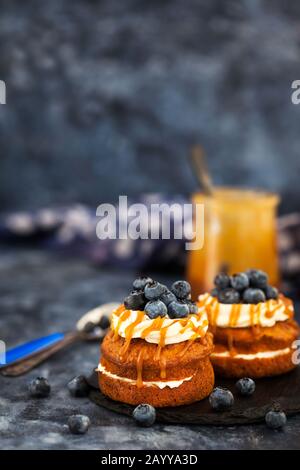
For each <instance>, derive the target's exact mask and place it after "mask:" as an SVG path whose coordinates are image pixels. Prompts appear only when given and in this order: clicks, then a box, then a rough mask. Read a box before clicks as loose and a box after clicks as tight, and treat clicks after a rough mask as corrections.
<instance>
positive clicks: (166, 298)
mask: <svg viewBox="0 0 300 470" xmlns="http://www.w3.org/2000/svg"><path fill="white" fill-rule="evenodd" d="M159 300H161V301H162V302H163V303H164V304H165V305H166V306H168V305H169V304H170V303H171V302H173V301H174V300H177V298H176V295H175V294H173V292H171V291H170V290H167V291H166V292H164V293H163V294H162V295H161V296H160V298H159Z"/></svg>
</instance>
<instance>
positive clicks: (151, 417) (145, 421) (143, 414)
mask: <svg viewBox="0 0 300 470" xmlns="http://www.w3.org/2000/svg"><path fill="white" fill-rule="evenodd" d="M132 416H133V418H134V419H135V421H136V422H137V423H138V424H139V425H140V426H144V427H149V426H152V424H153V423H154V422H155V419H156V411H155V408H153V406H151V405H147V404H141V405H138V406H137V407H136V408H135V409H134V410H133V413H132Z"/></svg>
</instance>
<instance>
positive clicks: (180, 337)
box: [111, 309, 208, 345]
mask: <svg viewBox="0 0 300 470" xmlns="http://www.w3.org/2000/svg"><path fill="white" fill-rule="evenodd" d="M140 313H141V312H138V311H134V310H130V311H129V314H128V317H127V318H126V319H124V321H121V322H120V316H119V315H117V314H116V312H115V311H114V312H113V314H112V318H111V328H112V330H113V331H117V333H118V335H119V336H121V337H122V338H126V330H127V328H128V327H129V329H130V326H134V328H133V331H132V338H142V339H144V340H145V341H147V342H148V343H155V344H161V338H162V332H163V336H164V338H163V345H167V344H176V343H182V342H184V341H188V340H190V339H196V338H200V337H203V336H205V334H206V332H207V329H208V319H207V314H206V311H205V309H202V310H201V309H199V314H193V315H190V316H189V317H188V318H184V319H179V318H175V319H171V318H168V317H164V318H162V322H161V324H160V325H159V329H153V330H152V331H151V327H152V326H154V322H155V320H153V319H151V318H149V317H148V316H147V315H146V314H145V313H144V315H143V316H142V317H141V319H140V320H139V314H140ZM121 315H122V314H121ZM183 320H184V321H186V325H183V324H182V322H183ZM133 324H134V325H133ZM145 330H146V331H147V332H148V333H147V334H146V336H145V333H144V334H143V332H145ZM127 331H128V330H127Z"/></svg>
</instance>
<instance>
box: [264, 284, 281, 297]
mask: <svg viewBox="0 0 300 470" xmlns="http://www.w3.org/2000/svg"><path fill="white" fill-rule="evenodd" d="M264 292H265V296H266V299H267V300H270V299H273V300H277V299H278V289H276V287H272V286H267V287H265V288H264Z"/></svg>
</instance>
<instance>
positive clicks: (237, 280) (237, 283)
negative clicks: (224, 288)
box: [230, 273, 249, 291]
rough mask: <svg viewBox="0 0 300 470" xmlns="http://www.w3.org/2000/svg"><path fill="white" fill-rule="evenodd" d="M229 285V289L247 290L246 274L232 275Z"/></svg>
mask: <svg viewBox="0 0 300 470" xmlns="http://www.w3.org/2000/svg"><path fill="white" fill-rule="evenodd" d="M230 283H231V287H233V289H236V290H238V291H241V290H244V289H247V287H249V279H248V276H247V274H245V273H238V274H234V275H233V276H231V278H230Z"/></svg>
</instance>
